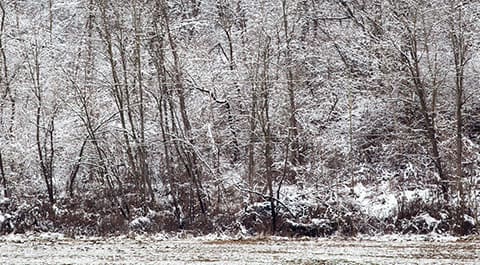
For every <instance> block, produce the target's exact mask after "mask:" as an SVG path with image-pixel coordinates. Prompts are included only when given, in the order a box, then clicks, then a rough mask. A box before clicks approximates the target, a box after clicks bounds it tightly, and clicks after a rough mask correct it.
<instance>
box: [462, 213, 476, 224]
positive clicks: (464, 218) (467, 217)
mask: <svg viewBox="0 0 480 265" xmlns="http://www.w3.org/2000/svg"><path fill="white" fill-rule="evenodd" d="M463 220H465V222H468V223H470V224H471V225H472V226H475V223H476V222H475V219H474V218H473V217H471V216H470V215H467V214H464V215H463Z"/></svg>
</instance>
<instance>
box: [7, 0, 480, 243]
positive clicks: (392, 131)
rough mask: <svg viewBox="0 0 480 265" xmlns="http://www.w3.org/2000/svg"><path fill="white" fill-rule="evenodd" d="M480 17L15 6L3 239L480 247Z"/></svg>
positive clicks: (458, 12)
mask: <svg viewBox="0 0 480 265" xmlns="http://www.w3.org/2000/svg"><path fill="white" fill-rule="evenodd" d="M479 10H480V5H479V3H477V2H476V1H470V2H468V3H466V2H465V1H457V0H452V1H448V3H447V2H446V1H437V0H435V1H384V0H378V1H377V0H376V1H371V3H368V4H361V3H360V2H359V1H333V0H327V1H303V0H302V1H300V0H281V1H273V0H262V1H254V0H202V1H200V0H187V1H173V0H157V1H140V0H133V1H126V0H120V1H113V0H72V1H57V0H35V1H34V0H25V1H0V12H1V14H0V15H1V16H0V19H1V21H0V22H1V23H0V233H9V232H23V231H28V230H39V231H47V230H48V231H57V232H58V231H63V232H66V233H72V234H117V233H124V232H126V231H129V230H132V231H137V232H154V231H160V230H162V231H176V230H188V231H200V232H221V231H228V232H231V233H240V234H263V233H273V234H283V235H291V236H294V235H310V236H324V235H330V234H333V233H343V234H349V235H353V234H356V233H369V234H374V233H380V232H385V233H394V232H398V233H428V232H438V233H443V232H449V231H451V232H456V233H474V232H476V231H477V229H478V223H479V219H480V123H479V121H480V97H479V95H480V93H479V89H478V84H479V76H480V75H479V73H478V69H479V67H480V57H479V55H478V52H476V51H478V50H479V49H480V42H479V41H480V28H479V23H478V21H479V14H480V12H479Z"/></svg>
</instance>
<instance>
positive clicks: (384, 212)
mask: <svg viewBox="0 0 480 265" xmlns="http://www.w3.org/2000/svg"><path fill="white" fill-rule="evenodd" d="M353 191H354V193H355V195H356V196H357V199H356V202H357V203H358V204H359V206H360V208H361V211H362V212H363V213H365V214H366V215H368V216H371V217H375V218H377V219H379V220H384V219H386V218H388V217H391V216H394V215H395V214H396V212H397V209H398V201H397V198H396V197H395V195H394V194H393V193H392V192H390V191H389V189H388V186H387V185H386V184H384V185H382V188H381V191H379V192H374V191H372V190H368V189H367V188H366V187H365V186H363V184H362V183H357V185H355V187H354V188H353ZM380 192H381V193H380ZM377 193H380V194H377Z"/></svg>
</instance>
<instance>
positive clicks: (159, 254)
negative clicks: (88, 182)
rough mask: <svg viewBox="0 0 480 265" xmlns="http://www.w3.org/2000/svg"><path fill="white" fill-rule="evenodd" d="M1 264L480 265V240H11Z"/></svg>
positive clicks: (2, 248) (0, 253)
mask: <svg viewBox="0 0 480 265" xmlns="http://www.w3.org/2000/svg"><path fill="white" fill-rule="evenodd" d="M0 264H288V265H290V264H304V265H324V264H329V265H330V264H354V265H357V264H369V265H370V264H472V265H474V264H480V241H478V240H471V241H466V240H463V241H461V240H443V241H442V240H441V241H422V240H358V239H357V240H351V241H350V240H329V239H319V240H287V239H278V238H277V239H269V238H259V239H258V238H257V239H246V240H232V239H230V240H218V239H208V238H190V239H178V238H176V239H162V240H160V239H158V238H157V239H155V238H151V237H148V238H147V237H134V238H128V237H120V238H107V239H103V238H87V239H69V238H63V237H54V238H52V237H29V238H26V237H20V238H15V237H13V238H12V237H10V238H3V239H0Z"/></svg>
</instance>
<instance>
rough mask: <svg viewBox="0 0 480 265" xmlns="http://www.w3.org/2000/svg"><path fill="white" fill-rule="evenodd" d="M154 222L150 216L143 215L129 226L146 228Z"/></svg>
mask: <svg viewBox="0 0 480 265" xmlns="http://www.w3.org/2000/svg"><path fill="white" fill-rule="evenodd" d="M151 224H152V221H151V220H150V218H148V217H145V216H141V217H138V218H135V219H133V220H132V221H131V222H130V223H129V224H128V226H129V227H130V228H133V229H145V228H147V227H149V226H150V225H151Z"/></svg>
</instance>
